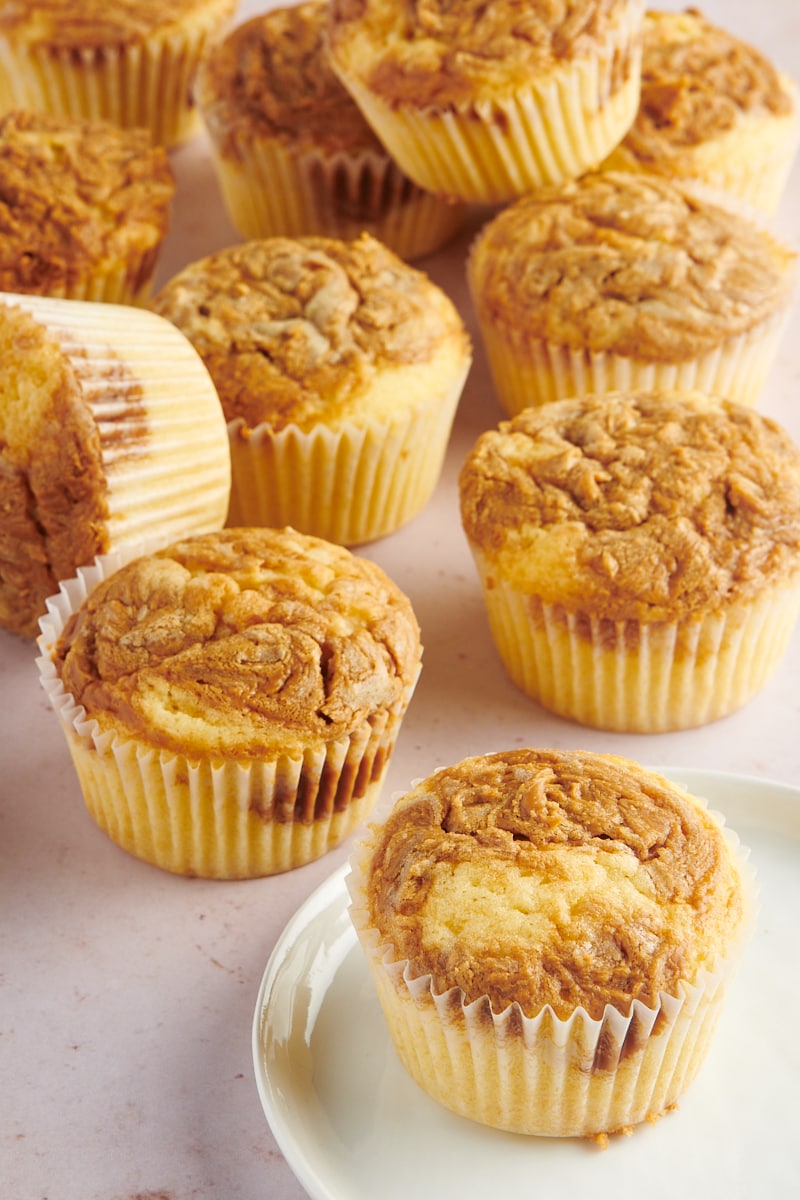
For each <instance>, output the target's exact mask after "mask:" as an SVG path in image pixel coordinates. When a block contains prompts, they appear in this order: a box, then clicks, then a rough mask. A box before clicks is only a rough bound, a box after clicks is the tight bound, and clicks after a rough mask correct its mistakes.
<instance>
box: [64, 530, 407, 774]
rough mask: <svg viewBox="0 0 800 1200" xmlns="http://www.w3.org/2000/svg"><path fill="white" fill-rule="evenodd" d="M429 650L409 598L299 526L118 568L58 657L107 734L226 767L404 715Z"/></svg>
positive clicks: (190, 544)
mask: <svg viewBox="0 0 800 1200" xmlns="http://www.w3.org/2000/svg"><path fill="white" fill-rule="evenodd" d="M420 654H421V649H420V643H419V629H418V626H417V622H416V619H415V617H414V614H413V611H412V609H411V605H410V602H409V601H408V599H407V597H406V596H405V595H404V594H403V593H402V592H401V591H400V589H399V588H398V587H397V586H396V585H395V584H394V583H393V582H392V581H391V580H390V579H389V578H388V577H387V576H386V575H385V574H384V572H383V571H382V570H381V569H380V568H379V567H377V566H376V565H374V564H373V563H371V562H369V561H368V560H366V559H361V558H357V557H355V556H354V555H352V554H350V552H349V551H347V550H345V549H344V548H343V547H339V546H335V545H333V544H331V543H327V542H324V541H321V540H319V539H316V538H311V537H307V536H304V535H302V534H299V533H296V532H295V531H294V530H291V529H286V530H271V529H248V530H227V531H223V532H221V533H218V534H208V535H205V536H197V537H194V538H189V539H187V540H185V541H182V542H178V543H175V544H174V545H172V546H170V547H168V548H167V549H165V550H162V551H160V552H158V553H156V554H153V555H151V556H146V557H144V558H140V559H136V560H135V561H133V562H132V563H129V564H128V565H127V566H125V567H123V568H122V569H120V570H119V571H117V572H116V573H114V574H113V575H112V576H110V577H109V578H108V579H107V580H106V581H105V582H104V583H102V584H101V585H100V586H99V587H97V588H96V589H95V591H93V592H92V594H91V595H90V597H89V598H88V600H87V601H86V603H85V604H84V605H83V606H82V607H81V608H80V609H79V610H78V612H77V614H76V615H75V616H74V617H73V619H72V621H71V623H70V624H69V626H68V628H67V629H66V630H65V633H64V635H63V637H62V639H61V641H60V644H59V646H58V649H57V652H56V654H55V663H56V667H57V669H58V671H59V673H60V676H61V680H62V682H63V685H64V687H65V689H66V690H67V691H68V692H69V693H71V695H72V696H73V697H74V698H75V700H76V702H77V703H78V704H82V705H84V706H85V708H86V710H87V713H88V715H89V716H90V717H95V718H97V720H98V721H99V722H100V725H101V728H103V729H109V728H110V729H118V730H121V731H123V732H126V733H128V734H131V735H133V736H135V737H137V738H138V739H141V740H142V741H144V742H147V743H149V744H151V745H154V746H156V747H159V748H164V749H167V750H172V751H175V752H178V753H183V754H186V755H187V756H188V757H189V758H191V757H192V755H193V754H197V755H203V756H204V755H207V754H212V755H214V754H217V755H219V756H220V757H221V758H224V757H226V756H234V757H236V756H245V757H249V756H256V757H257V756H260V755H262V754H264V753H267V754H272V755H274V754H280V753H287V754H291V753H292V752H293V751H294V752H295V753H297V751H298V748H300V750H301V751H302V748H303V747H304V746H306V745H318V744H319V743H320V741H322V742H332V741H335V740H336V739H337V738H339V737H343V736H346V735H350V734H352V733H353V732H354V731H356V730H359V729H362V728H367V727H368V726H369V724H370V722H371V721H372V719H373V718H374V717H375V716H376V714H379V713H382V712H384V711H396V710H398V709H399V710H402V706H403V705H404V704H405V703H407V702H408V699H409V696H410V689H411V688H412V687H413V684H414V682H415V681H416V677H417V673H418V671H419V666H420Z"/></svg>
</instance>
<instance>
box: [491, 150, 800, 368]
mask: <svg viewBox="0 0 800 1200" xmlns="http://www.w3.org/2000/svg"><path fill="white" fill-rule="evenodd" d="M795 258H796V256H795V255H794V253H793V252H792V251H790V250H789V249H788V248H786V247H784V246H782V245H781V244H780V243H778V242H777V241H776V240H775V239H774V238H772V237H771V236H770V235H769V234H768V233H767V232H766V231H765V230H762V229H760V228H759V227H758V226H756V225H755V224H752V223H751V222H749V221H748V220H746V219H745V218H744V217H743V216H741V215H740V214H738V213H736V212H733V211H729V210H728V209H727V208H722V207H720V206H719V205H717V204H714V203H710V202H709V201H708V200H706V199H704V198H702V197H701V196H699V195H698V194H697V193H696V192H695V191H694V190H693V189H692V187H691V186H690V185H688V184H685V183H680V182H674V181H670V180H668V179H665V178H661V177H658V176H655V175H650V174H635V173H625V172H616V171H605V172H597V173H593V174H589V175H586V176H584V177H583V178H582V179H580V180H576V181H574V182H571V183H568V184H566V185H564V186H561V187H548V188H542V189H540V190H538V191H537V192H535V193H531V194H529V195H527V196H524V197H523V198H522V199H521V200H518V201H517V202H516V203H514V204H513V205H511V206H510V207H509V208H507V209H505V210H504V211H502V212H501V213H500V214H499V215H498V216H497V217H495V218H494V220H493V221H491V222H490V223H489V224H488V225H487V226H485V227H484V229H483V230H482V231H481V233H480V234H479V235H478V237H477V239H476V241H475V242H474V243H473V246H472V249H471V252H470V258H469V264H468V272H469V282H470V290H471V292H472V296H473V300H474V303H475V306H476V309H477V311H478V313H479V315H480V316H481V317H482V319H483V320H485V321H487V322H488V323H489V324H491V325H492V326H493V327H494V328H495V329H496V330H497V331H498V332H499V333H502V329H503V326H504V325H505V326H507V327H508V328H509V329H512V330H520V329H524V330H525V332H526V334H527V335H529V336H530V338H537V339H538V338H542V339H545V340H546V341H549V342H552V343H555V344H558V345H562V346H568V347H572V348H574V349H576V350H588V351H594V352H600V351H609V352H612V353H614V354H621V355H626V356H629V357H631V358H636V359H639V360H644V361H651V362H681V361H685V360H686V359H691V358H694V357H697V356H699V355H702V354H704V353H706V352H707V351H710V350H713V349H715V348H716V347H717V346H719V344H720V343H721V342H722V341H724V340H725V339H727V338H730V337H734V336H736V335H738V334H743V333H746V332H747V331H748V330H750V329H752V328H753V327H754V326H757V325H758V324H759V323H760V322H763V321H764V320H766V319H767V318H769V317H771V316H772V315H773V314H774V313H776V312H778V311H781V310H782V309H784V308H785V307H786V306H787V304H788V303H789V302H790V300H791V294H792V287H793V282H794V270H793V268H794V264H795Z"/></svg>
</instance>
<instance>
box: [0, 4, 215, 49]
mask: <svg viewBox="0 0 800 1200" xmlns="http://www.w3.org/2000/svg"><path fill="white" fill-rule="evenodd" d="M212 8H213V9H214V10H215V14H218V16H219V19H222V18H223V17H228V16H232V15H233V12H234V9H235V3H234V0H216V2H215V3H214V4H213V5H212ZM208 11H209V0H114V3H113V4H106V3H104V0H81V3H80V4H76V3H75V0H36V4H30V3H29V2H28V0H6V2H5V3H4V4H3V5H2V8H0V30H1V31H3V32H5V33H7V34H9V35H12V36H17V37H18V38H19V39H20V41H27V42H28V43H29V44H30V45H32V46H37V45H45V46H54V47H59V48H64V49H69V48H70V47H75V48H76V49H81V50H89V49H91V48H100V49H102V48H103V47H111V46H116V45H124V44H126V43H135V42H144V41H146V40H147V39H148V38H149V37H150V36H151V35H152V34H153V33H154V32H155V31H160V32H165V33H166V32H168V31H169V30H170V28H171V27H173V26H176V25H177V26H180V25H181V24H183V23H184V22H185V21H187V20H189V21H191V20H197V19H200V20H202V19H203V18H205V17H206V15H207V14H208Z"/></svg>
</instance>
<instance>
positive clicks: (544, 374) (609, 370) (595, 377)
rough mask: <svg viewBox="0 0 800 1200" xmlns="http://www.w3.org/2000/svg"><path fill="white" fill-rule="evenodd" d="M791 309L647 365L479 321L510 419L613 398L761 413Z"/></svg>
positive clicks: (503, 403) (488, 355) (500, 395)
mask: <svg viewBox="0 0 800 1200" xmlns="http://www.w3.org/2000/svg"><path fill="white" fill-rule="evenodd" d="M788 315H789V309H788V308H783V309H781V310H780V311H779V312H777V313H775V314H774V315H773V316H772V317H770V318H768V319H767V320H766V321H762V322H760V323H759V324H758V325H756V326H754V327H753V328H752V329H751V330H749V331H748V332H747V333H743V334H740V335H738V336H736V337H731V338H726V339H725V340H724V341H723V342H721V343H720V344H719V345H718V346H716V347H714V349H713V350H710V351H708V352H707V353H705V354H702V355H699V356H698V357H697V358H692V359H687V360H686V361H684V362H672V363H671V362H647V361H644V360H640V359H636V358H629V357H627V356H626V355H622V354H613V353H610V352H608V351H590V350H578V349H573V348H572V347H570V346H563V345H558V344H554V343H552V342H547V341H545V340H543V339H540V338H535V337H531V336H530V335H529V334H528V333H527V331H526V330H525V328H524V325H521V326H520V328H519V329H511V328H509V327H507V326H506V327H503V328H502V329H500V328H498V327H497V326H495V325H494V324H493V323H490V322H489V321H487V320H485V319H483V320H481V319H480V317H479V321H480V325H481V336H482V340H483V345H484V349H485V351H486V357H487V360H488V363H489V370H490V372H491V376H492V382H493V383H494V388H495V392H496V394H497V398H498V400H499V401H500V403H501V405H502V406H503V408H504V409H505V411H506V412H507V413H508V415H509V416H515V415H516V414H517V413H518V412H521V411H522V409H523V408H528V407H531V406H534V405H541V404H548V403H550V402H551V401H553V400H563V399H566V398H569V397H572V396H586V395H589V394H592V393H594V394H596V395H603V394H604V393H605V392H614V391H667V392H668V391H681V392H691V391H698V392H705V393H706V394H707V395H717V396H724V397H725V399H726V400H732V401H736V402H737V403H739V404H744V405H747V406H748V407H750V408H755V407H756V405H757V403H758V400H759V398H760V396H761V393H762V391H763V388H764V384H765V382H766V378H767V375H768V373H769V370H770V368H771V367H772V364H773V362H774V360H775V356H776V354H777V351H778V345H779V342H780V338H781V334H782V333H783V329H784V326H785V324H786V320H787V318H788Z"/></svg>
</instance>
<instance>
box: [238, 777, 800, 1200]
mask: <svg viewBox="0 0 800 1200" xmlns="http://www.w3.org/2000/svg"><path fill="white" fill-rule="evenodd" d="M646 769H647V770H652V771H654V772H656V773H658V774H661V775H664V776H666V777H667V778H669V779H671V780H672V781H673V782H675V783H678V784H679V786H683V787H696V786H697V783H690V782H688V781H691V780H692V779H694V780H695V781H697V782H701V781H702V780H704V779H705V780H710V781H713V783H715V784H717V785H719V786H722V787H724V786H726V785H735V786H736V787H741V786H744V787H747V786H748V785H752V786H754V787H756V788H758V789H759V790H761V791H762V792H763V791H766V792H768V793H771V794H773V795H781V796H783V797H785V798H788V797H790V796H791V797H794V799H795V800H796V801H797V803H798V806H800V787H797V786H795V785H793V784H790V783H786V782H785V781H782V780H774V779H769V778H764V777H760V776H757V775H747V774H741V773H739V772H732V771H723V770H713V769H709V770H706V769H705V768H701V767H681V766H677V765H671V766H669V767H665V766H652V767H647V768H646ZM710 806H711V807H716V805H715V804H711V805H710ZM764 828H765V829H767V830H768V827H767V826H764ZM356 838H358V834H356ZM349 873H350V863H349V861H345V862H344V863H341V864H340V865H339V866H338V867H336V868H335V869H334V870H333V871H332V872H331V873H330V874H329V875H327V876H326V877H325V879H324V880H322V882H321V883H320V884H318V885H317V887H315V888H314V889H313V891H312V892H311V893H310V894H309V895H308V896H307V897H306V899H305V900H304V901H303V902H302V903H301V904H300V905H299V906H298V907H297V909H296V910H295V911H294V913H293V914H292V916H291V917H290V918H289V920H288V921H287V923H286V925H285V926H284V928H283V930H282V931H281V933H280V934H279V936H278V939H277V941H276V943H275V945H274V947H273V949H272V952H271V953H270V955H269V958H268V960H267V964H266V966H265V969H264V972H263V974H262V977H261V982H260V984H259V988H258V995H257V999H256V1006H255V1012H254V1015H253V1021H252V1026H251V1035H252V1036H251V1041H252V1054H253V1065H254V1071H255V1079H256V1088H257V1091H258V1094H259V1098H260V1101H261V1105H262V1109H263V1112H264V1116H265V1117H266V1120H267V1123H268V1124H269V1127H270V1130H271V1131H272V1135H273V1137H274V1138H275V1141H276V1144H277V1145H278V1148H279V1150H280V1152H281V1153H282V1154H283V1156H284V1158H285V1160H286V1162H287V1164H288V1166H289V1167H290V1169H291V1170H292V1172H293V1174H294V1175H295V1177H296V1178H297V1180H298V1182H299V1183H300V1184H301V1186H302V1187H303V1188H304V1189H305V1190H306V1191H307V1192H308V1193H309V1195H310V1196H311V1197H312V1200H337V1197H336V1196H335V1195H334V1193H333V1192H332V1191H331V1190H330V1189H329V1187H328V1186H327V1185H326V1183H325V1182H324V1180H323V1179H321V1178H320V1176H319V1175H318V1173H317V1172H316V1171H315V1170H314V1169H313V1168H312V1167H311V1165H310V1164H309V1161H308V1159H307V1157H306V1156H304V1155H303V1153H302V1151H301V1148H300V1146H299V1144H298V1141H297V1138H296V1137H295V1136H294V1134H293V1132H292V1129H291V1126H290V1124H289V1123H288V1122H287V1121H286V1120H284V1119H283V1117H282V1116H281V1111H280V1109H279V1107H278V1105H277V1104H275V1103H273V1093H272V1090H271V1088H270V1086H269V1081H268V1076H267V1072H266V1070H265V1069H264V1066H263V1062H262V1059H261V1043H262V1030H263V1028H264V1023H265V1021H266V1018H267V1010H268V1005H269V1000H270V996H271V993H272V989H273V988H274V985H275V982H276V980H277V977H278V974H279V972H280V969H281V967H282V965H283V963H284V962H285V960H286V958H287V956H288V955H289V953H290V952H291V950H292V948H293V946H294V945H295V944H296V941H297V938H296V936H295V935H296V933H299V932H302V931H304V930H307V929H308V928H309V927H311V926H312V925H313V923H314V921H315V920H317V919H319V917H321V916H322V915H323V914H324V913H325V912H327V911H328V909H329V908H330V905H331V903H332V901H334V900H336V899H337V898H341V899H342V900H346V897H347V886H346V883H345V880H346V879H347V876H348V875H349ZM347 937H348V946H347V951H348V953H349V952H350V950H351V949H352V948H353V945H354V944H355V943H356V942H357V935H356V932H355V929H354V928H353V927H352V926H351V927H350V931H349V933H348V935H347ZM326 992H327V989H326Z"/></svg>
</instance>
